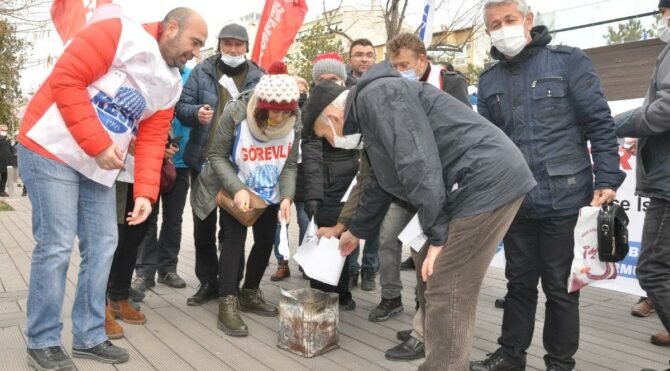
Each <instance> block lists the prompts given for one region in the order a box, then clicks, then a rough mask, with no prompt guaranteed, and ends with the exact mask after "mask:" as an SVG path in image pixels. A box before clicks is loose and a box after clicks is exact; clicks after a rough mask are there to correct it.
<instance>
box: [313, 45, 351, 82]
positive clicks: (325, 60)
mask: <svg viewBox="0 0 670 371" xmlns="http://www.w3.org/2000/svg"><path fill="white" fill-rule="evenodd" d="M324 80H330V81H333V82H335V83H337V84H339V85H341V86H345V85H346V86H349V85H351V84H349V83H347V69H346V67H345V65H344V61H343V60H342V58H341V57H340V55H339V54H337V53H323V54H319V55H317V56H316V58H314V60H313V61H312V81H314V84H318V83H320V82H321V81H324Z"/></svg>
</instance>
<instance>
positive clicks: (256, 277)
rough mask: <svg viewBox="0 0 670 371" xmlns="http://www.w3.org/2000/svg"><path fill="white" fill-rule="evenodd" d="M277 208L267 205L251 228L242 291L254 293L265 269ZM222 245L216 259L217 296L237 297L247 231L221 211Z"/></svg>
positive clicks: (269, 252) (272, 240)
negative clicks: (250, 239) (217, 270)
mask: <svg viewBox="0 0 670 371" xmlns="http://www.w3.org/2000/svg"><path fill="white" fill-rule="evenodd" d="M278 213H279V205H270V206H268V207H267V208H266V209H265V212H264V213H263V215H261V216H260V218H258V220H256V223H254V225H253V226H252V227H251V229H252V230H253V233H254V245H253V247H252V248H251V252H250V253H249V258H248V259H247V272H246V276H245V277H246V278H245V280H244V288H247V289H257V288H258V287H259V285H260V283H261V280H262V279H263V274H264V273H265V268H266V267H267V266H268V261H269V260H270V254H272V244H273V242H274V236H275V230H276V228H275V227H276V225H277V218H278ZM221 220H222V222H223V226H222V228H223V230H224V233H223V244H222V248H221V257H220V258H219V294H220V295H221V296H227V295H234V296H238V295H239V293H238V287H239V283H240V281H241V277H242V275H243V273H244V264H243V263H242V264H240V262H243V260H242V259H243V258H244V245H245V242H246V240H247V231H248V228H247V227H246V226H244V225H242V224H241V223H240V222H238V221H237V219H235V218H234V217H233V216H232V215H230V214H228V212H226V211H224V212H223V213H222V214H221Z"/></svg>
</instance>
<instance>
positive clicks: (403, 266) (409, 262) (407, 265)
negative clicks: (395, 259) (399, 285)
mask: <svg viewBox="0 0 670 371" xmlns="http://www.w3.org/2000/svg"><path fill="white" fill-rule="evenodd" d="M415 269H416V267H415V266H414V259H412V257H411V256H410V257H409V258H407V259H405V261H404V262H402V263H400V270H401V271H413V270H415Z"/></svg>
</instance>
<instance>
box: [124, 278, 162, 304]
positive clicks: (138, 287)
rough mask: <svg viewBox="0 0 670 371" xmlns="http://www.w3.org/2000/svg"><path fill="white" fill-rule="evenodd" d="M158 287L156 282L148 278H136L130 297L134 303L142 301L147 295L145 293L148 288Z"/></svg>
mask: <svg viewBox="0 0 670 371" xmlns="http://www.w3.org/2000/svg"><path fill="white" fill-rule="evenodd" d="M154 286H156V281H154V280H150V279H148V278H146V277H142V276H135V279H133V282H132V283H131V284H130V289H129V290H128V296H129V297H130V299H131V300H132V301H142V300H144V297H145V296H146V294H145V293H144V292H145V291H146V290H147V289H148V288H150V287H154Z"/></svg>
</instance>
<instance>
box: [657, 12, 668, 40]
mask: <svg viewBox="0 0 670 371" xmlns="http://www.w3.org/2000/svg"><path fill="white" fill-rule="evenodd" d="M669 19H670V16H667V17H663V18H661V19H659V20H658V25H657V28H658V31H657V32H658V38H659V39H661V41H663V42H665V43H670V27H668V20H669Z"/></svg>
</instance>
